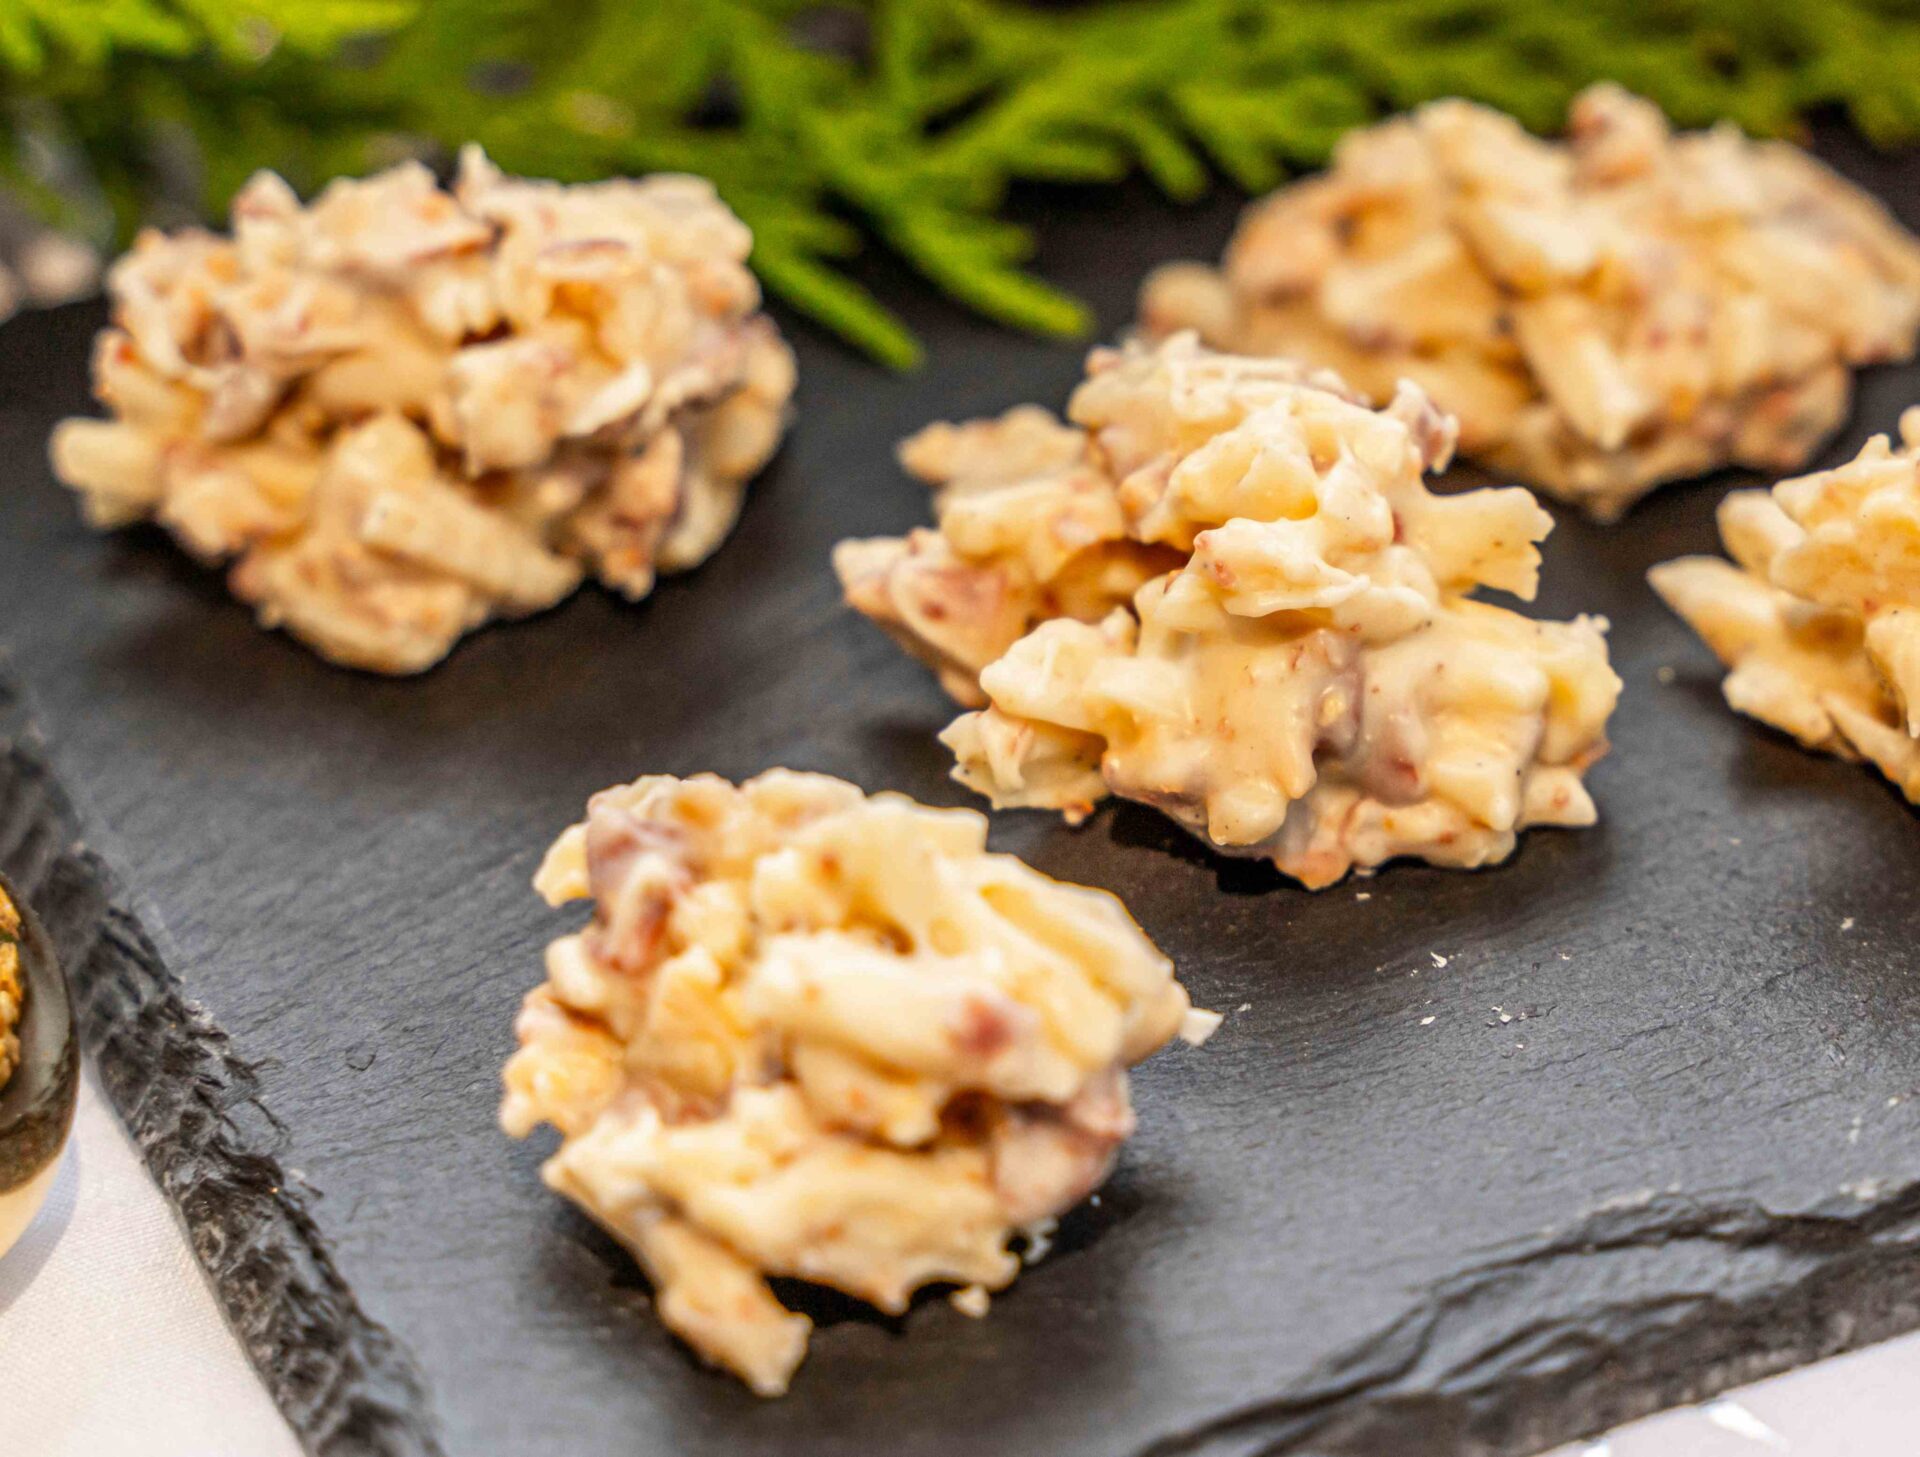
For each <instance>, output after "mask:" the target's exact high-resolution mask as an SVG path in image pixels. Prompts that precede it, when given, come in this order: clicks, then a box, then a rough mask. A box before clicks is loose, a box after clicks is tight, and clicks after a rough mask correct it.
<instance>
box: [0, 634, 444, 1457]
mask: <svg viewBox="0 0 1920 1457" xmlns="http://www.w3.org/2000/svg"><path fill="white" fill-rule="evenodd" d="M81 828H82V826H81V817H80V815H79V813H78V811H77V810H76V809H75V806H74V802H73V799H72V798H71V797H70V796H69V795H68V794H67V792H66V791H65V790H64V789H63V788H62V787H61V785H60V783H59V780H58V779H57V778H56V776H55V773H54V770H53V768H52V766H51V764H50V762H49V759H48V755H47V753H46V751H45V748H44V740H43V739H42V737H41V735H40V733H39V731H38V729H37V728H36V726H35V725H34V722H33V720H32V717H31V715H30V713H29V712H28V708H27V705H26V701H25V698H24V696H23V694H22V691H21V689H20V688H19V686H18V685H17V684H16V683H14V682H13V681H12V680H11V679H10V678H9V676H8V675H7V673H6V671H5V669H4V665H0V868H3V869H5V870H6V871H7V873H8V874H10V875H11V876H12V877H13V878H14V880H15V883H16V884H17V885H19V887H20V889H21V892H22V894H23V895H25V896H26V898H27V899H28V900H29V901H30V902H31V903H32V905H33V906H34V908H35V909H36V910H37V911H38V913H39V915H40V917H41V919H42V921H43V922H44V923H45V924H46V927H47V931H48V935H49V936H50V938H51V939H52V940H53V942H54V945H55V948H56V950H57V952H58V954H59V956H60V958H61V961H62V964H63V966H64V967H65V969H66V972H67V976H68V979H69V981H70V983H71V984H72V988H73V993H74V999H75V1005H74V1010H75V1016H76V1019H77V1022H78V1025H79V1028H80V1034H81V1040H82V1043H83V1045H84V1046H85V1048H86V1051H87V1054H88V1056H89V1057H90V1058H91V1059H92V1061H93V1065H94V1069H95V1071H96V1073H97V1075H98V1077H99V1079H100V1083H101V1086H102V1088H103V1090H104V1091H105V1093H106V1096H107V1099H108V1101H109V1102H110V1103H111V1104H112V1105H113V1108H114V1111H115V1113H116V1114H117V1115H118V1116H119V1119H120V1122H121V1124H122V1125H123V1126H124V1127H125V1128H126V1130H127V1132H128V1134H129V1135H130V1136H131V1137H132V1138H133V1141H134V1143H135V1144H136V1145H137V1147H138V1148H139V1150H140V1153H141V1156H142V1158H143V1160H144V1161H145V1163H146V1167H147V1171H148V1173H149V1174H151V1175H152V1177H153V1179H154V1182H155V1183H156V1184H158V1185H159V1187H160V1190H161V1192H162V1194H163V1195H164V1196H165V1197H166V1199H167V1201H168V1202H169V1203H170V1204H171V1205H172V1206H173V1208H174V1210H175V1212H176V1213H177V1214H178V1216H179V1218H180V1220H181V1222H182V1224H183V1225H184V1226H185V1228H186V1230H187V1231H188V1235H189V1239H190V1243H191V1245H192V1249H193V1254H194V1258H195V1260H196V1261H197V1262H198V1263H199V1265H200V1267H201V1269H202V1270H203V1271H204V1272H205V1274H206V1277H207V1279H208V1280H209V1282H210V1283H211V1284H212V1286H213V1289H214V1292H215V1295H216V1297H217V1299H218V1300H219V1303H220V1307H221V1309H222V1311H223V1312H224V1313H225V1315H226V1318H227V1321H228V1323H229V1324H230V1325H231V1327H232V1328H233V1331H234V1334H235V1335H236V1336H237V1337H238V1338H239V1340H240V1343H241V1346H242V1348H243V1349H244V1350H245V1351H246V1354H247V1358H248V1360H249V1361H251V1363H252V1364H253V1367H254V1369H255V1371H256V1372H257V1373H258V1374H259V1376H260V1379H261V1381H262V1382H263V1383H264V1384H265V1386H266V1388H267V1392H268V1394H269V1395H270V1396H271V1397H272V1399H273V1401H274V1404H275V1405H276V1406H277V1407H279V1409H280V1411H281V1413H282V1414H283V1415H284V1416H285V1417H286V1419H287V1422H288V1423H289V1425H290V1426H291V1427H292V1428H293V1430H294V1433H295V1435H296V1436H297V1437H298V1438H299V1440H300V1442H301V1444H302V1446H303V1447H304V1448H305V1449H306V1450H307V1451H308V1452H310V1453H314V1454H316V1457H443V1448H442V1447H441V1444H440V1441H439V1437H438V1435H437V1429H436V1423H435V1420H434V1417H433V1413H432V1409H431V1404H430V1401H429V1398H428V1395H427V1391H426V1386H425V1383H424V1381H423V1379H422V1377H421V1376H420V1374H419V1372H418V1370H417V1369H416V1367H415V1364H414V1361H413V1359H412V1357H411V1356H410V1355H409V1354H408V1353H407V1351H406V1350H405V1348H404V1347H403V1346H402V1345H401V1344H400V1342H399V1341H398V1340H396V1339H395V1337H394V1336H393V1334H392V1333H391V1332H390V1331H388V1330H387V1329H386V1328H385V1327H383V1326H382V1325H380V1324H379V1323H378V1322H376V1321H374V1320H373V1319H371V1318H370V1317H369V1316H368V1315H367V1314H366V1312H365V1311H364V1310H362V1309H361V1307H360V1305H359V1302H358V1301H357V1299H356V1298H355V1296H354V1294H353V1291H352V1290H351V1289H350V1288H349V1287H348V1286H347V1284H346V1282H345V1281H344V1280H343V1279H342V1278H341V1277H340V1274H339V1272H338V1271H337V1270H336V1269H335V1267H334V1264H333V1260H332V1258H331V1256H330V1255H329V1253H328V1251H327V1247H326V1242H325V1241H324V1240H323V1239H322V1238H321V1236H320V1234H319V1231H318V1229H317V1228H316V1226H315V1224H314V1221H313V1218H312V1216H311V1214H310V1212H309V1209H308V1200H307V1197H306V1195H305V1193H304V1192H303V1191H302V1188H301V1186H300V1184H299V1181H298V1180H297V1178H295V1177H292V1176H290V1175H289V1174H288V1172H287V1171H286V1170H285V1169H284V1168H283V1167H282V1165H281V1163H280V1161H279V1159H278V1157H277V1155H276V1152H275V1147H276V1145H277V1144H278V1142H279V1133H280V1125H279V1123H278V1122H277V1120H275V1118H274V1117H273V1114H272V1113H271V1112H270V1111H269V1110H268V1109H267V1108H266V1107H265V1106H264V1105H263V1104H262V1103H261V1102H260V1099H259V1097H258V1095H257V1080H256V1078H255V1075H254V1072H253V1069H252V1068H251V1066H249V1064H247V1063H246V1062H245V1061H244V1060H242V1059H241V1058H240V1057H239V1056H238V1055H237V1054H236V1053H235V1052H234V1050H233V1048H232V1045H231V1043H230V1041H229V1039H228V1037H227V1034H226V1033H225V1032H223V1031H221V1030H220V1028H218V1027H217V1026H215V1025H214V1023H213V1022H212V1020H211V1019H210V1018H209V1017H208V1016H207V1015H206V1013H205V1012H204V1011H203V1010H202V1009H201V1008H200V1007H199V1006H198V1005H196V1004H195V1003H194V1002H193V1001H192V999H191V998H189V997H188V996H187V994H186V991H185V988H184V987H183V986H182V984H181V982H180V980H179V978H178V977H176V976H175V975H174V974H173V972H172V971H170V970H169V969H168V968H167V966H166V964H165V962H164V961H163V960H162V958H161V956H160V953H159V951H158V949H157V948H156V947H155V945H154V942H153V939H152V938H151V937H150V936H149V935H148V933H147V931H146V929H145V928H144V927H143V926H142V924H141V922H140V919H139V917H138V916H137V915H136V914H135V913H134V911H133V910H132V909H131V908H130V905H129V899H128V897H127V895H126V893H125V891H124V889H123V887H122V885H121V883H120V881H119V880H118V878H117V877H116V876H115V874H114V873H113V872H112V871H111V870H110V869H109V868H108V866H107V865H106V863H105V862H104V861H103V860H102V859H101V858H100V857H99V856H98V855H97V854H95V853H94V852H93V851H91V850H89V849H87V848H85V846H84V844H83V843H82V840H81Z"/></svg>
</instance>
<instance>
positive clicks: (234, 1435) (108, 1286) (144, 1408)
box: [0, 1077, 300, 1457]
mask: <svg viewBox="0 0 1920 1457" xmlns="http://www.w3.org/2000/svg"><path fill="white" fill-rule="evenodd" d="M299 1450H300V1449H299V1446H298V1444H297V1443H295V1441H294V1439H293V1433H292V1432H291V1431H289V1430H288V1428H287V1425H286V1423H285V1422H283V1421H282V1420H281V1419H280V1413H279V1412H278V1411H276V1410H275V1409H274V1406H273V1403H272V1402H271V1401H269V1400H268V1399H267V1394H266V1392H265V1390H264V1389H263V1388H262V1387H261V1385H260V1383H259V1381H258V1380H257V1379H256V1378H255V1376H254V1374H253V1370H252V1368H251V1367H250V1366H248V1365H247V1362H246V1358H245V1357H244V1356H243V1355H241V1353H240V1345H239V1342H237V1341H236V1340H235V1339H234V1338H233V1334H232V1332H230V1331H229V1330H228V1329H227V1327H226V1324H225V1323H224V1322H223V1321H222V1320H221V1318H220V1312H219V1309H218V1307H217V1306H215V1304H214V1301H213V1294H212V1291H211V1290H210V1289H209V1288H208V1286H207V1284H206V1282H205V1280H203V1279H202V1278H201V1275H200V1268H199V1266H197V1265H196V1264H194V1262H193V1256H192V1254H191V1253H189V1251H188V1249H187V1242H186V1239H185V1237H184V1236H183V1235H182V1234H181V1232H180V1228H179V1226H178V1225H176V1224H175V1223H174V1219H173V1212H172V1210H171V1209H169V1208H168V1207H167V1203H166V1201H165V1200H164V1199H162V1198H161V1197H160V1191H159V1189H157V1188H156V1187H155V1186H154V1184H153V1181H152V1180H151V1179H149V1178H148V1177H147V1171H146V1168H145V1166H143V1165H142V1164H141V1162H140V1160H139V1158H138V1157H137V1156H136V1155H135V1153H134V1151H133V1144H132V1143H131V1141H129V1140H128V1138H127V1136H126V1134H125V1133H124V1132H122V1131H121V1128H120V1125H119V1123H118V1122H117V1121H115V1119H114V1116H113V1113H112V1111H111V1110H110V1109H109V1108H108V1107H107V1105H106V1104H105V1102H103V1101H102V1099H101V1097H100V1095H99V1093H98V1092H97V1091H96V1090H95V1088H94V1086H93V1082H92V1079H91V1077H89V1078H88V1079H87V1080H86V1081H85V1082H83V1083H82V1085H81V1089H80V1106H79V1109H78V1112H77V1113H76V1115H75V1120H74V1130H73V1140H72V1142H71V1143H69V1144H68V1146H67V1151H66V1154H65V1156H64V1157H63V1158H62V1160H61V1164H60V1169H59V1172H58V1173H57V1174H56V1175H55V1176H54V1181H53V1188H52V1190H51V1191H50V1192H49V1193H48V1195H47V1202H46V1204H45V1206H44V1207H42V1209H41V1210H40V1215H39V1217H38V1218H37V1219H35V1220H34V1222H33V1224H32V1225H31V1226H30V1227H29V1228H28V1229H27V1232H26V1233H25V1234H24V1235H22V1236H21V1237H20V1242H19V1243H18V1244H17V1245H15V1246H14V1247H13V1249H12V1250H11V1251H10V1252H9V1253H8V1254H7V1255H6V1257H5V1258H3V1259H0V1452H4V1453H5V1454H6V1457H298V1453H299Z"/></svg>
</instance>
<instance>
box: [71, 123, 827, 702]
mask: <svg viewBox="0 0 1920 1457" xmlns="http://www.w3.org/2000/svg"><path fill="white" fill-rule="evenodd" d="M751 241H752V240H751V236H750V234H749V233H748V231H747V229H746V227H745V226H744V225H743V224H742V223H741V222H740V221H739V220H738V219H737V218H735V217H734V216H733V214H732V213H730V212H729V211H728V210H727V208H726V207H725V205H724V204H722V203H721V202H720V201H719V200H718V198H717V197H715V195H714V193H713V190H712V188H711V187H709V186H708V185H707V184H706V183H705V182H703V181H700V180H699V179H697V178H691V177H679V176H659V177H650V178H646V179H644V180H640V181H628V180H616V181H609V182H600V183H594V184H590V185H584V186H575V187H563V186H560V185H558V184H555V183H548V182H530V181H522V180H519V179H515V178H509V177H505V176H503V175H502V174H501V173H499V172H498V171H497V170H496V169H495V168H493V167H492V166H491V165H490V164H489V163H488V162H487V161H486V159H485V158H484V157H483V156H481V155H480V153H479V152H478V151H477V150H475V149H469V150H468V152H467V153H466V154H464V155H463V157H462V159H461V167H460V175H459V177H458V179H457V181H456V182H455V184H454V186H453V187H452V188H451V190H443V189H442V188H441V187H440V186H439V185H438V184H437V183H436V182H435V180H434V178H433V175H432V174H431V173H430V172H428V171H427V170H426V169H425V168H424V167H422V166H420V165H418V164H407V165H404V166H400V167H396V168H394V169H392V170H391V171H388V172H384V173H381V174H380V175H378V176H375V177H371V178H367V179H365V180H341V181H337V182H334V183H333V184H331V185H330V186H329V187H328V188H327V189H326V190H325V191H323V192H322V193H321V194H320V195H319V197H318V198H316V199H315V200H314V202H313V203H312V204H311V205H310V206H307V207H302V206H301V204H300V202H299V200H298V199H297V198H296V197H295V196H294V194H293V192H292V191H291V189H289V188H288V187H287V185H286V184H285V183H284V182H282V181H281V180H280V179H279V178H278V177H275V176H273V175H271V174H268V173H262V174H260V175H259V176H257V177H255V178H254V179H253V181H252V182H250V183H249V184H248V185H247V187H246V188H245V189H244V190H243V191H242V192H241V194H240V196H239V197H238V198H237V199H236V200H235V202H234V208H233V233H232V236H231V237H222V236H217V235H214V234H211V233H206V232H200V231H197V230H189V231H185V232H180V233H176V234H171V235H162V234H159V233H147V234H145V235H143V236H142V237H141V238H140V240H139V241H138V242H137V243H136V244H135V245H134V248H133V250H132V252H131V253H129V254H128V255H127V256H126V257H125V258H123V259H122V260H121V261H120V262H119V263H118V264H116V265H115V267H114V269H113V271H112V274H111V277H110V291H111V294H112V298H113V323H112V325H111V327H109V328H108V329H106V330H105V331H103V333H102V334H101V336H100V338H99V341H98V344H97V346H96V350H95V356H94V387H95V391H96V393H97V394H98V396H99V398H100V400H101V402H102V403H103V404H105V405H106V406H107V407H108V409H109V410H110V411H111V418H110V419H108V420H69V421H66V422H65V423H63V424H62V425H61V426H60V427H59V429H58V430H57V431H56V432H55V435H54V439H53V461H54V467H55V470H56V471H57V473H58V474H59V475H60V477H61V478H62V479H63V480H65V481H66V482H67V483H68V484H69V485H71V486H73V487H74V488H75V489H77V490H78V491H79V492H80V493H81V495H82V498H83V502H84V505H85V508H86V511H87V515H88V518H89V519H90V520H91V521H93V522H94V523H95V524H96V525H100V526H116V525H120V524H123V523H126V522H130V521H135V520H141V519H148V518H150V519H153V520H157V521H158V522H159V523H160V524H161V525H163V526H165V527H166V528H167V529H168V530H169V531H171V532H172V533H173V535H174V536H175V537H176V538H177V539H178V540H179V541H180V543H181V544H182V545H183V546H185V547H186V548H187V550H189V551H190V552H192V553H193V554H194V555H195V556H197V557H199V558H201V559H202V560H205V561H208V562H229V561H230V562H231V563H232V564H233V565H232V570H231V572H230V574H229V582H230V585H231V587H232V589H233V591H234V592H235V594H236V595H237V596H239V597H241V598H242V599H243V600H245V601H247V602H249V603H251V604H253V606H254V607H255V608H256V610H257V611H258V613H259V615H260V618H261V620H262V622H263V623H265V624H267V625H269V626H282V627H285V628H286V629H287V630H289V631H290V632H292V633H294V634H295V635H296V636H298V637H300V638H301V639H302V640H304V641H305V642H307V643H308V644H309V645H311V646H312V647H314V648H315V649H316V650H317V651H319V652H320V653H321V654H322V655H323V656H325V657H327V658H330V659H332V660H334V661H336V662H340V663H345V664H349V665H351V666H354V667H360V668H367V669H372V670H374V671H378V672H385V673H410V672H417V671H420V670H421V669H424V668H426V667H428V666H430V665H431V664H433V663H435V662H437V661H438V660H439V659H440V658H442V657H443V656H444V655H445V654H446V653H447V651H448V650H449V649H450V648H451V647H452V646H453V644H454V642H455V641H456V640H457V639H458V638H459V637H460V636H461V634H463V633H465V632H467V631H469V630H471V629H472V628H474V627H476V626H478V625H479V624H481V623H483V622H485V621H486V620H488V619H489V618H492V617H497V616H518V615H522V614H525V613H529V612H535V611H538V610H540V609H542V608H545V607H548V606H551V605H552V604H554V603H555V602H557V601H559V600H560V599H561V598H563V597H565V596H566V595H567V594H568V593H570V592H571V591H573V589H574V588H575V586H576V585H578V583H579V582H580V580H581V578H582V577H583V575H585V574H587V573H589V572H590V573H592V574H593V575H594V576H596V577H598V578H599V579H600V581H602V582H603V583H605V584H606V585H607V586H608V587H610V588H612V589H613V590H615V591H617V592H620V593H621V594H623V595H624V596H627V597H629V598H639V597H643V596H645V595H646V594H647V593H648V592H649V591H650V590H651V589H652V586H653V582H654V578H655V573H656V572H657V571H662V570H667V571H671V570H679V569H683V568H686V567H690V566H693V565H696V564H697V563H699V562H700V561H702V560H704V559H705V557H706V556H707V555H708V554H709V553H710V552H712V550H713V549H714V548H715V547H716V546H717V545H718V544H719V543H720V541H721V540H722V539H723V538H724V537H725V535H726V533H727V531H728V530H729V529H730V528H731V526H732V524H733V521H734V519H735V516H736V515H737V513H738V510H739V505H740V500H741V496H742V493H743V492H744V490H745V487H746V484H747V482H748V480H749V479H750V478H751V477H752V476H753V475H754V474H755V473H756V472H757V471H758V470H759V469H760V468H761V467H762V466H763V465H764V464H765V463H766V461H767V460H768V459H769V457H770V456H771V455H772V453H773V451H774V449H775V448H776V446H777V444H778V442H779V438H780V434H781V431H782V428H783V426H784V421H785V416H786V407H787V401H788V398H789V396H790V395H791V393H792V391H793V384H794V371H793V360H792V356H791V354H790V353H789V351H788V350H787V347H786V345H785V344H784V343H783V342H782V341H781V340H780V338H779V336H778V334H777V333H776V331H775V330H774V327H773V325H772V323H771V322H770V321H769V320H768V319H767V318H766V316H765V315H764V314H763V313H761V312H760V309H759V290H758V286H757V285H756V283H755V281H754V279H753V276H752V274H751V273H750V272H748V270H747V268H746V257H747V253H748V250H749V247H750V246H751Z"/></svg>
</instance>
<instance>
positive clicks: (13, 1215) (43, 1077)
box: [0, 876, 80, 1256]
mask: <svg viewBox="0 0 1920 1457" xmlns="http://www.w3.org/2000/svg"><path fill="white" fill-rule="evenodd" d="M9 906H10V907H11V908H12V909H13V911H15V912H17V917H18V925H17V926H15V925H13V922H14V920H15V916H13V915H8V914H6V911H7V908H8V907H9ZM9 946H10V947H11V948H12V950H14V951H15V952H16V953H17V954H18V958H19V966H18V979H19V985H20V991H21V1001H20V1007H19V1017H18V1020H17V1021H16V1022H15V1025H14V1028H13V1032H14V1036H15V1037H16V1038H18V1040H19V1054H18V1062H17V1064H16V1065H15V1067H14V1068H13V1071H12V1073H11V1074H10V1075H9V1076H8V1077H7V1079H6V1081H5V1082H4V1083H0V1256H3V1255H5V1254H6V1252H7V1251H8V1250H9V1249H11V1248H12V1247H13V1243H14V1241H15V1240H17V1239H19V1238H20V1236H21V1234H22V1233H23V1232H24V1231H25V1230H26V1227H27V1225H28V1224H29V1223H31V1222H32V1220H33V1216H34V1214H35V1213H37V1212H38V1210H39V1208H40V1205H41V1203H42V1202H43V1201H44V1200H45V1199H46V1197H47V1190H48V1189H49V1188H51V1187H52V1185H53V1176H54V1172H55V1170H56V1169H57V1168H58V1167H59V1164H60V1151H61V1150H62V1149H63V1148H65V1147H66V1143H67V1133H68V1131H69V1130H70V1129H71V1128H72V1127H73V1100H74V1095H75V1093H76V1092H78V1090H79V1086H80V1049H79V1046H78V1044H77V1043H76V1042H75V1040H74V1035H73V1007H72V1004H71V1003H70V1001H69V1000H68V997H67V983H66V978H65V977H63V976H62V975H61V972H60V964H59V962H58V961H57V960H56V959H55V958H54V954H53V946H52V944H51V943H50V942H49V941H48V940H47V933H46V930H45V929H44V928H43V927H42V926H41V924H40V922H39V920H38V919H37V918H36V917H35V916H34V914H33V911H32V909H31V908H30V907H29V906H28V905H27V903H26V902H25V901H24V900H22V899H21V898H20V897H19V896H18V895H16V894H15V893H14V889H13V885H12V882H10V881H9V880H7V878H6V877H5V876H0V954H4V952H5V951H6V950H7V949H8V947H9Z"/></svg>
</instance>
